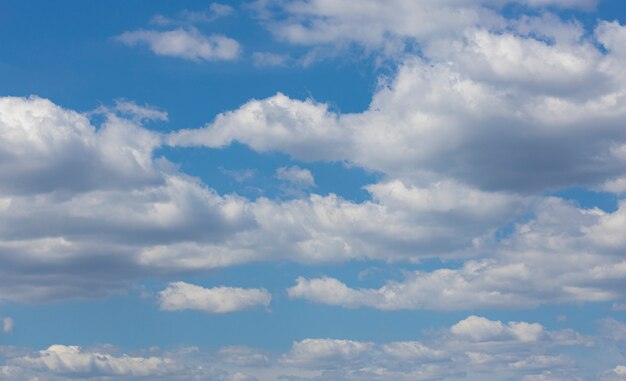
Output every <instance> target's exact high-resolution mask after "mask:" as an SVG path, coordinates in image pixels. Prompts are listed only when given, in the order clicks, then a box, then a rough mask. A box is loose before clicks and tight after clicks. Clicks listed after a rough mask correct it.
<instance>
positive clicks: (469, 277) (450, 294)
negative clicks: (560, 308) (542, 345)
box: [288, 199, 626, 310]
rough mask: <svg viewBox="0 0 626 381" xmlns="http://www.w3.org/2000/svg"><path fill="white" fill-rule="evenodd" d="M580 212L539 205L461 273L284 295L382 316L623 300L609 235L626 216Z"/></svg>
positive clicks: (310, 284)
mask: <svg viewBox="0 0 626 381" xmlns="http://www.w3.org/2000/svg"><path fill="white" fill-rule="evenodd" d="M625 210H626V209H625V205H624V203H623V202H622V203H620V207H619V209H618V210H617V211H616V212H614V213H606V212H602V211H600V210H598V209H593V210H585V209H577V208H576V207H574V206H572V205H570V204H567V203H566V202H564V201H562V200H558V199H548V200H545V201H544V202H543V203H542V204H540V205H539V206H538V207H537V208H536V209H535V214H536V218H534V219H532V220H530V221H529V222H527V223H521V224H518V225H517V226H516V228H515V230H514V232H513V233H512V235H511V236H509V237H508V238H507V239H505V240H503V241H501V242H496V243H494V244H489V245H487V246H485V247H484V249H488V248H489V247H491V250H494V254H493V255H492V256H491V257H490V258H488V259H482V260H470V261H467V262H465V263H464V265H463V266H462V267H461V268H455V269H448V268H441V269H436V270H433V271H430V272H422V271H416V272H412V273H407V274H406V277H405V279H404V280H403V281H389V282H387V283H386V284H385V285H384V286H382V287H380V288H378V289H367V288H361V289H356V288H351V287H349V286H347V285H346V284H344V283H343V282H341V281H339V280H337V279H334V278H328V277H322V278H314V279H305V278H303V277H300V278H298V279H297V280H296V285H295V286H293V287H291V288H289V289H288V294H289V296H290V297H292V298H302V299H306V300H309V301H312V302H316V303H323V304H329V305H337V306H343V307H347V308H358V307H372V308H376V309H381V310H400V309H433V310H470V309H476V308H529V307H536V306H538V305H540V304H554V303H563V302H596V301H613V300H624V298H626V295H624V293H623V291H622V290H623V288H622V287H623V282H622V280H623V279H624V278H623V277H624V269H625V268H626V267H625V263H624V261H623V259H622V258H621V257H620V256H619V255H616V253H618V252H620V250H623V249H624V245H625V242H624V240H622V239H621V236H620V238H617V237H618V236H617V235H614V234H613V226H615V225H617V223H615V222H614V221H620V220H621V216H622V215H623V214H624V213H625Z"/></svg>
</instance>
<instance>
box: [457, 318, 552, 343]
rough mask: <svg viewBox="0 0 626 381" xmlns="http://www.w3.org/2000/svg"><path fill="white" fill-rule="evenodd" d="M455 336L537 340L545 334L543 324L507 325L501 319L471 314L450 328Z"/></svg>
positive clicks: (520, 323)
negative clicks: (496, 319) (495, 319)
mask: <svg viewBox="0 0 626 381" xmlns="http://www.w3.org/2000/svg"><path fill="white" fill-rule="evenodd" d="M450 332H452V334H453V335H454V336H457V337H462V338H465V339H467V340H470V341H492V340H507V339H508V340H510V339H514V340H519V341H523V342H528V341H537V340H539V339H541V337H542V336H543V335H544V331H543V326H541V324H537V323H533V324H529V323H526V322H510V323H509V324H508V326H505V325H504V324H502V323H501V322H500V321H492V320H489V319H486V318H484V317H480V316H474V315H472V316H470V317H468V318H466V319H465V320H461V321H460V322H458V323H456V324H455V325H453V326H452V327H451V328H450Z"/></svg>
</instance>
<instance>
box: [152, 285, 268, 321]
mask: <svg viewBox="0 0 626 381" xmlns="http://www.w3.org/2000/svg"><path fill="white" fill-rule="evenodd" d="M271 300H272V296H271V295H270V293H269V292H268V291H267V290H264V289H256V288H252V289H244V288H234V287H214V288H204V287H200V286H196V285H193V284H189V283H185V282H174V283H170V284H169V286H168V287H167V288H166V289H165V290H163V291H161V292H159V306H160V307H161V309H162V310H165V311H179V310H199V311H204V312H208V313H214V314H223V313H228V312H236V311H244V310H249V309H254V308H257V307H259V306H264V307H267V306H268V305H269V304H270V301H271Z"/></svg>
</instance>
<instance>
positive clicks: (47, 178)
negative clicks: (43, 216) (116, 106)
mask: <svg viewBox="0 0 626 381" xmlns="http://www.w3.org/2000/svg"><path fill="white" fill-rule="evenodd" d="M0 126H2V128H1V129H0V157H2V164H0V184H1V185H0V194H3V195H10V194H11V192H18V194H24V195H26V194H33V193H39V192H52V191H59V190H65V191H69V192H76V191H85V190H90V189H92V190H93V189H101V190H103V189H131V188H133V187H135V186H142V185H148V184H158V183H159V181H160V176H159V175H158V169H157V166H158V164H156V163H154V162H153V160H152V151H153V150H154V149H155V148H156V147H157V146H159V145H160V144H161V138H160V136H159V135H157V134H155V133H153V132H150V131H148V130H146V129H143V128H141V127H140V126H139V125H137V124H136V123H133V122H131V121H129V120H126V119H121V118H119V117H117V116H116V115H114V114H108V115H107V118H106V120H105V122H104V123H103V124H102V125H101V126H100V127H99V128H96V127H94V126H93V125H91V124H90V121H89V119H88V118H87V116H85V115H83V114H79V113H77V112H74V111H71V110H66V109H63V108H61V107H59V106H57V105H55V104H53V103H52V102H50V101H49V100H46V99H41V98H37V97H30V98H17V97H3V98H0ZM77 158H80V160H77Z"/></svg>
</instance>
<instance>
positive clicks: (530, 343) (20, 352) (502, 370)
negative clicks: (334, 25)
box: [0, 316, 614, 381]
mask: <svg viewBox="0 0 626 381" xmlns="http://www.w3.org/2000/svg"><path fill="white" fill-rule="evenodd" d="M485 327H487V329H485ZM494 327H495V329H494ZM520 327H522V328H520ZM528 327H539V328H540V329H537V328H533V329H531V330H529V329H528ZM475 328H478V329H479V330H480V332H481V333H480V334H479V335H478V336H476V335H473V334H470V335H467V334H466V333H467V332H470V331H471V330H472V329H475ZM530 331H532V332H535V333H533V334H531V335H528V334H527V333H528V332H530ZM523 332H525V333H523ZM536 332H541V334H540V335H537V334H536ZM520 333H523V334H520ZM529 338H530V339H529ZM592 340H594V338H591V337H590V338H583V337H582V336H581V335H580V334H578V333H576V332H574V331H571V330H563V331H552V330H548V329H546V328H545V327H543V326H541V325H539V324H538V323H533V322H525V321H521V322H500V321H495V320H489V319H487V318H484V317H478V316H469V317H467V318H466V319H463V320H461V321H459V322H457V323H456V324H453V325H452V326H450V327H444V328H441V329H435V330H431V331H430V333H429V334H428V335H427V336H426V338H425V339H424V340H423V341H417V340H414V341H392V342H385V343H373V342H369V341H358V340H349V339H332V338H304V339H302V340H298V341H295V342H293V343H292V345H291V348H290V349H289V350H288V351H286V352H285V353H282V354H277V355H270V354H268V353H266V352H264V351H263V350H260V349H255V348H250V347H242V346H230V347H222V348H218V349H216V350H203V349H200V348H194V347H191V348H179V349H176V350H173V351H163V350H161V349H158V348H151V349H147V350H140V351H139V352H138V354H120V351H119V350H117V349H115V348H113V347H111V346H101V347H98V348H81V347H77V346H66V345H53V346H51V347H49V348H47V349H45V350H41V351H32V350H28V349H27V348H4V347H0V352H1V353H2V355H3V357H4V358H5V359H6V362H5V365H2V366H0V375H2V376H3V377H4V378H3V379H7V380H11V381H12V380H21V379H31V378H33V377H38V379H39V380H41V381H52V380H54V381H57V380H60V379H67V378H78V379H87V378H96V379H100V378H102V379H107V380H112V381H113V380H129V379H132V380H134V379H142V378H150V379H155V380H173V381H179V380H180V381H188V380H189V381H190V380H198V379H211V380H216V381H241V380H246V381H248V380H256V379H258V380H260V381H273V380H277V379H286V380H287V379H288V380H310V381H313V380H315V381H320V380H330V381H340V380H341V381H357V380H361V381H364V380H368V381H379V380H380V381H383V380H389V379H390V377H392V378H391V379H394V380H396V379H397V380H402V381H404V380H406V381H409V380H432V379H441V380H452V379H458V378H463V379H467V380H483V379H485V377H486V375H487V374H488V376H489V377H490V378H488V379H490V380H491V379H493V380H498V379H524V380H525V379H528V380H541V379H555V377H559V378H560V379H564V378H566V377H568V376H569V377H570V379H572V380H578V379H579V376H580V375H581V374H582V372H586V371H588V370H590V369H593V368H594V365H593V364H591V363H590V362H589V359H590V357H589V356H572V355H571V353H574V352H576V351H580V350H581V349H583V348H584V349H585V351H593V353H599V352H603V353H604V348H603V347H601V346H590V345H589V343H590V342H591V341H592ZM145 353H150V354H149V355H145ZM586 353H588V352H586ZM604 355H605V358H606V359H607V361H613V360H614V359H613V357H614V356H612V355H611V354H610V353H605V354H604ZM223 369H227V370H223ZM249 374H254V375H255V377H256V378H255V377H251V376H249ZM607 374H608V372H607ZM525 377H527V378H525ZM542 377H543V378H542Z"/></svg>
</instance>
